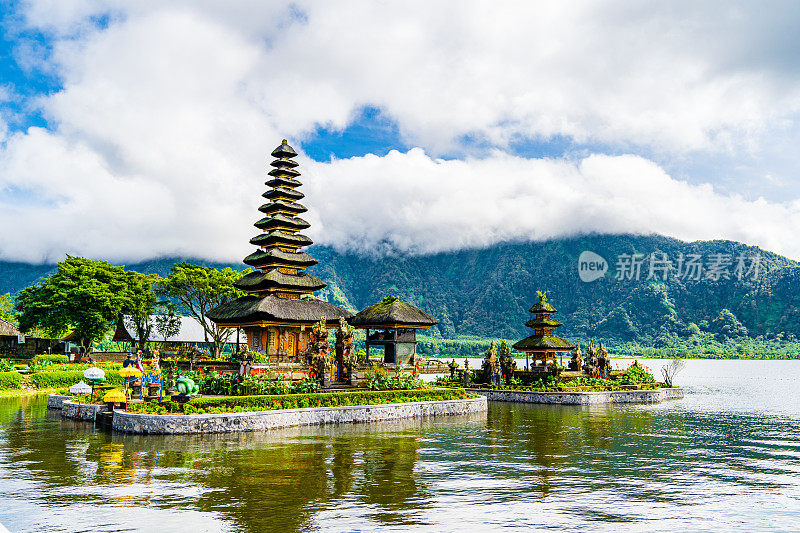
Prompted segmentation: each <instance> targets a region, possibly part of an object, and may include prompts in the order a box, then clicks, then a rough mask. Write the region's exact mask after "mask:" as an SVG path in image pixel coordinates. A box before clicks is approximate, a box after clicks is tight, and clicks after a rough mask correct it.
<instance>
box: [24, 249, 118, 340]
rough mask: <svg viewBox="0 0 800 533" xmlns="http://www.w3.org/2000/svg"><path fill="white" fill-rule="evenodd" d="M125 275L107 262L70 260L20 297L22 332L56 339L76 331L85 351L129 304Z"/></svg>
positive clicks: (76, 338)
mask: <svg viewBox="0 0 800 533" xmlns="http://www.w3.org/2000/svg"><path fill="white" fill-rule="evenodd" d="M128 296H129V295H128V291H127V287H126V277H125V271H124V270H123V269H122V267H117V266H113V265H111V264H110V263H107V262H105V261H92V260H91V259H84V258H82V257H70V256H67V259H65V260H64V261H62V262H61V263H59V264H58V269H57V271H56V273H55V274H53V275H52V276H50V277H49V278H47V279H46V280H44V281H43V282H41V283H38V284H36V285H32V286H30V287H27V288H25V289H23V290H22V291H21V292H20V294H19V296H18V297H17V310H18V311H19V324H20V329H21V330H22V331H29V330H31V329H34V328H37V327H38V328H41V329H42V330H44V332H45V333H47V334H49V335H52V336H57V335H60V334H63V333H65V332H66V331H68V330H70V329H73V330H74V331H75V339H74V342H78V343H79V344H80V345H81V346H82V348H83V350H84V351H86V352H88V351H89V350H91V347H92V344H93V343H94V342H95V341H97V340H99V339H100V338H101V337H102V336H103V335H104V334H105V333H106V331H108V329H109V327H110V324H111V323H112V322H113V321H114V320H115V319H116V318H117V316H118V315H119V314H120V312H121V311H122V309H123V307H124V306H125V305H126V302H127V301H128Z"/></svg>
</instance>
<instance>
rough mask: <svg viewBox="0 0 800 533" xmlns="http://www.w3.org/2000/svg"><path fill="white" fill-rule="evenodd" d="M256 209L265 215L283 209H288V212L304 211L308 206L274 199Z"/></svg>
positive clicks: (279, 211)
mask: <svg viewBox="0 0 800 533" xmlns="http://www.w3.org/2000/svg"><path fill="white" fill-rule="evenodd" d="M258 210H259V211H261V212H262V213H264V214H265V215H271V214H273V213H281V212H283V211H288V212H290V213H305V212H306V211H308V208H307V207H306V206H304V205H302V204H298V203H296V202H287V201H286V200H276V201H274V202H270V203H268V204H264V205H262V206H261V207H259V208H258Z"/></svg>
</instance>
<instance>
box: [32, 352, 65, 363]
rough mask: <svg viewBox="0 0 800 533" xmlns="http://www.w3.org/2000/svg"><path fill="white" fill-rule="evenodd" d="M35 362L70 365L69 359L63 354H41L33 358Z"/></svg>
mask: <svg viewBox="0 0 800 533" xmlns="http://www.w3.org/2000/svg"><path fill="white" fill-rule="evenodd" d="M33 360H34V361H37V360H39V361H49V362H51V363H69V357H67V356H66V354H63V353H52V354H41V355H37V356H36V357H34V358H33Z"/></svg>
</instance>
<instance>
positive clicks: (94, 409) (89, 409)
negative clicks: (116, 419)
mask: <svg viewBox="0 0 800 533" xmlns="http://www.w3.org/2000/svg"><path fill="white" fill-rule="evenodd" d="M107 412H108V407H106V406H105V405H93V404H90V403H80V404H79V403H78V402H73V401H71V400H64V402H63V403H62V404H61V416H62V417H64V418H73V419H75V420H88V421H90V422H94V419H95V418H96V417H97V413H107Z"/></svg>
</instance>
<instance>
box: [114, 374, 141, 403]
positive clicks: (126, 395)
mask: <svg viewBox="0 0 800 533" xmlns="http://www.w3.org/2000/svg"><path fill="white" fill-rule="evenodd" d="M119 375H120V376H121V377H123V378H125V397H126V398H127V397H128V378H135V377H138V376H141V375H142V371H141V370H139V369H138V368H136V367H135V366H126V367H125V368H123V369H122V370H120V371H119Z"/></svg>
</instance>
